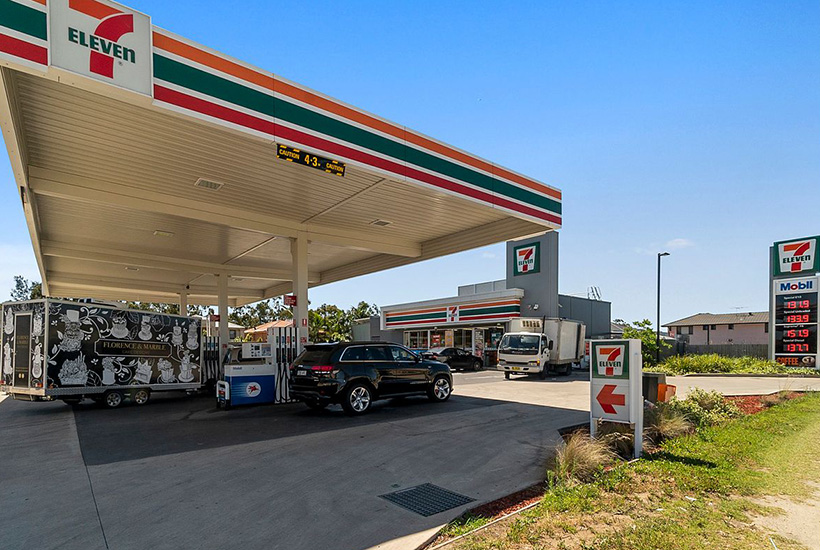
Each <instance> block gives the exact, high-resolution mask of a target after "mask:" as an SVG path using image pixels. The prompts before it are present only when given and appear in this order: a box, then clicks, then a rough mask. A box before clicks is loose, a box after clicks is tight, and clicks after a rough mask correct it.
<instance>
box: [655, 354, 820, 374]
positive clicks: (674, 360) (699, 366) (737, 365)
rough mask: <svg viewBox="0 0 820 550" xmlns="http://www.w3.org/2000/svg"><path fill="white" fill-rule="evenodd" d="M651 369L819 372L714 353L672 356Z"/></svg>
mask: <svg viewBox="0 0 820 550" xmlns="http://www.w3.org/2000/svg"><path fill="white" fill-rule="evenodd" d="M652 370H653V371H656V372H665V373H667V374H809V375H817V374H820V373H818V372H817V371H816V370H814V369H798V368H793V367H786V366H784V365H781V364H780V363H776V362H774V361H769V360H767V359H759V358H757V357H725V356H723V355H718V354H716V353H710V354H706V355H676V356H672V357H669V358H668V359H666V360H665V361H664V362H663V363H661V364H660V365H659V366H657V367H653V369H652Z"/></svg>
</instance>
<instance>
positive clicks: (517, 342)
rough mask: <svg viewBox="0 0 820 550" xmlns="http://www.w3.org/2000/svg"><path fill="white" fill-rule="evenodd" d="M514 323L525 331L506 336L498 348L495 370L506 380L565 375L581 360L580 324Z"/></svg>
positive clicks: (558, 321) (562, 321) (582, 329)
mask: <svg viewBox="0 0 820 550" xmlns="http://www.w3.org/2000/svg"><path fill="white" fill-rule="evenodd" d="M517 321H518V323H517V324H518V325H520V326H525V327H527V329H528V330H525V331H520V330H519V331H516V332H507V333H505V334H504V335H503V336H502V337H501V341H500V342H499V344H498V370H501V371H504V377H505V378H507V379H509V378H510V376H511V375H512V374H538V375H539V376H540V377H541V378H542V379H543V378H546V377H547V373H548V372H550V371H553V372H556V373H558V374H564V375H567V374H569V373H570V371H571V369H572V365H573V363H580V362H581V360H582V359H583V356H584V337H585V335H586V326H585V325H584V324H583V323H581V322H579V321H571V320H568V319H520V320H517ZM510 328H513V329H515V328H517V327H516V326H515V325H511V327H510ZM538 329H540V330H538ZM536 330H538V332H536Z"/></svg>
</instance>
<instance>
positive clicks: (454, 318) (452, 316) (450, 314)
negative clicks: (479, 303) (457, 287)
mask: <svg viewBox="0 0 820 550" xmlns="http://www.w3.org/2000/svg"><path fill="white" fill-rule="evenodd" d="M460 318H461V308H459V307H458V306H447V322H448V323H458V321H459V319H460Z"/></svg>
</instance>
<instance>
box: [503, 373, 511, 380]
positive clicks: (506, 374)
mask: <svg viewBox="0 0 820 550" xmlns="http://www.w3.org/2000/svg"><path fill="white" fill-rule="evenodd" d="M504 379H505V380H509V379H510V373H509V372H505V373H504Z"/></svg>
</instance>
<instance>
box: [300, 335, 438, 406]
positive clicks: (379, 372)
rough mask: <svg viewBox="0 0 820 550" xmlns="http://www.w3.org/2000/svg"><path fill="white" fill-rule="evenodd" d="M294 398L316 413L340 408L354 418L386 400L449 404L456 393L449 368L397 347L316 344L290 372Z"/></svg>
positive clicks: (360, 344)
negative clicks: (404, 398)
mask: <svg viewBox="0 0 820 550" xmlns="http://www.w3.org/2000/svg"><path fill="white" fill-rule="evenodd" d="M290 369H291V370H290V382H289V384H290V396H291V397H292V398H294V399H297V400H299V401H302V402H304V403H305V404H306V405H307V406H308V407H310V408H311V409H321V408H324V407H326V406H327V405H329V404H330V403H340V404H341V405H342V407H343V408H344V410H345V412H346V413H348V414H352V415H357V414H363V413H365V412H367V410H368V409H369V408H370V405H371V404H372V403H373V401H375V400H377V399H383V398H387V397H400V396H406V395H417V394H422V395H427V397H428V398H429V399H430V401H433V402H444V401H447V400H448V399H449V398H450V395H451V394H452V392H453V377H452V375H451V373H450V367H448V366H447V365H446V364H444V363H440V362H438V361H431V360H428V359H424V358H422V357H420V356H419V355H416V354H415V353H413V352H412V351H410V350H409V349H407V348H405V347H404V346H400V345H398V344H388V343H380V342H345V343H335V344H312V345H308V346H305V350H304V351H303V352H302V353H301V354H300V355H299V356H298V357H297V358H296V360H295V361H294V362H293V364H292V365H291V367H290Z"/></svg>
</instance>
